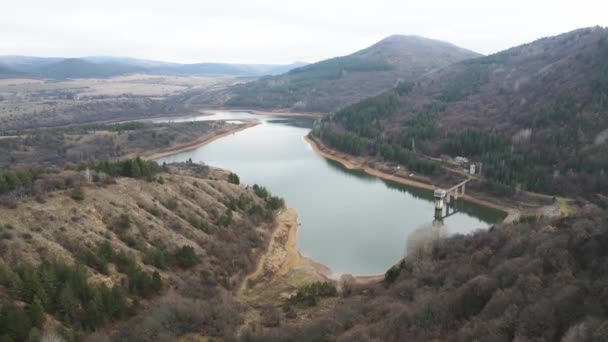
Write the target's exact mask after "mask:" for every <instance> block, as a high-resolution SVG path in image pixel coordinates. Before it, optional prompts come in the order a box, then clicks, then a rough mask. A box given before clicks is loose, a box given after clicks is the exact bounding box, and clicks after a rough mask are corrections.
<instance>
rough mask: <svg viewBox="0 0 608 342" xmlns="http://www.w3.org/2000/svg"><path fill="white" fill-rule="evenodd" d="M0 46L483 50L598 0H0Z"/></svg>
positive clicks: (586, 18) (604, 11)
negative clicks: (407, 38) (402, 41)
mask: <svg viewBox="0 0 608 342" xmlns="http://www.w3.org/2000/svg"><path fill="white" fill-rule="evenodd" d="M2 2H3V3H2V6H0V55H13V54H19V55H35V56H68V57H78V56H90V55H117V56H131V57H137V58H146V59H156V60H165V61H175V62H240V63H290V62H293V61H306V62H315V61H318V60H321V59H325V58H329V57H333V56H339V55H345V54H349V53H351V52H354V51H356V50H359V49H361V48H364V47H366V46H369V45H371V44H373V43H375V42H376V41H378V40H380V39H382V38H384V37H386V36H388V35H391V34H415V35H420V36H424V37H428V38H434V39H440V40H444V41H448V42H451V43H454V44H456V45H459V46H461V47H464V48H468V49H471V50H474V51H477V52H480V53H484V54H488V53H493V52H497V51H500V50H502V49H505V48H508V47H511V46H515V45H519V44H522V43H526V42H530V41H532V40H534V39H537V38H540V37H543V36H549V35H555V34H559V33H562V32H566V31H570V30H573V29H576V28H581V27H588V26H595V25H601V26H608V1H606V0H576V1H574V0H500V1H495V0H458V1H457V0H445V1H439V0H419V1H410V0H395V1H388V0H369V1H357V0H346V1H342V0H339V1H334V0H305V1H289V0H216V1H211V0H164V1H156V0H52V1H49V0H39V1H33V0H3V1H2Z"/></svg>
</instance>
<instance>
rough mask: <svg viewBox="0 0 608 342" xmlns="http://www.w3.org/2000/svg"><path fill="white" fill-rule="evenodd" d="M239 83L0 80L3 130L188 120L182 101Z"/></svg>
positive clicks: (147, 78)
mask: <svg viewBox="0 0 608 342" xmlns="http://www.w3.org/2000/svg"><path fill="white" fill-rule="evenodd" d="M236 82H238V80H237V79H234V78H229V77H203V76H165V75H130V76H120V77H113V78H107V79H78V80H65V81H49V80H46V81H41V80H30V79H3V80H0V131H13V130H20V129H32V128H40V127H54V126H63V125H68V124H77V123H89V122H99V121H115V120H128V119H135V118H145V117H155V116H162V115H164V116H169V115H180V114H181V115H183V114H186V113H188V112H189V109H188V108H187V103H185V101H182V99H183V98H182V97H180V96H178V95H180V94H182V93H187V92H191V91H203V92H204V91H208V90H214V89H219V88H222V87H225V86H227V85H230V84H234V83H236Z"/></svg>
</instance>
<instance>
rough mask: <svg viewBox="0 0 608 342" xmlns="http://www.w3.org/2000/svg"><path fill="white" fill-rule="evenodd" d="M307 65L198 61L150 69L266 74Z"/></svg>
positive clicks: (170, 71) (196, 72) (187, 73)
mask: <svg viewBox="0 0 608 342" xmlns="http://www.w3.org/2000/svg"><path fill="white" fill-rule="evenodd" d="M302 65H306V64H304V63H294V64H287V65H275V64H228V63H196V64H170V65H164V66H159V67H156V68H152V69H150V71H151V72H156V73H169V74H180V75H210V76H212V75H217V76H220V75H224V76H258V77H259V76H264V75H276V74H280V73H283V72H286V71H289V70H291V69H294V68H297V67H300V66H302Z"/></svg>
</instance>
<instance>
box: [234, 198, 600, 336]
mask: <svg viewBox="0 0 608 342" xmlns="http://www.w3.org/2000/svg"><path fill="white" fill-rule="evenodd" d="M607 223H608V222H607V218H606V215H605V213H602V212H601V211H598V210H597V209H592V210H589V211H586V212H584V213H581V215H580V216H578V217H571V218H566V219H558V220H546V219H536V218H533V217H528V218H526V219H522V220H521V221H520V222H516V223H514V224H503V225H499V226H497V227H494V228H493V229H491V230H489V231H479V232H476V233H474V234H471V235H456V236H453V237H451V238H448V239H439V238H438V236H440V232H439V231H440V229H441V228H440V227H430V226H424V227H422V228H421V229H420V230H419V231H418V232H417V233H418V234H413V235H412V236H411V237H410V238H409V239H408V249H409V250H410V251H411V252H410V253H409V255H408V256H407V257H406V258H404V259H403V260H402V261H401V262H399V263H397V265H395V266H394V267H393V268H391V269H390V270H389V271H388V272H387V273H386V274H385V277H384V281H383V282H380V283H376V284H357V283H356V282H355V281H354V280H353V279H350V280H349V279H348V278H347V279H344V281H345V283H344V285H343V292H342V298H340V300H339V301H338V302H337V303H336V304H335V305H332V306H331V308H330V309H322V308H323V307H325V306H326V305H327V304H326V302H329V301H331V299H321V300H320V303H319V304H317V307H318V309H317V311H316V312H315V313H314V314H311V315H310V317H312V318H311V320H312V321H311V322H308V323H306V324H304V325H301V324H298V320H301V316H300V313H301V311H302V310H306V305H297V306H295V310H297V313H298V314H297V318H298V319H294V315H292V317H291V319H290V318H289V316H288V317H287V318H286V319H284V320H282V321H281V327H280V328H268V329H265V330H264V331H249V332H247V333H246V336H247V337H248V340H250V341H288V340H297V341H299V340H307V341H319V340H332V341H563V342H575V341H576V342H579V341H589V342H599V341H606V340H607V339H608V301H607V298H608V297H607V291H606V288H607V287H606V285H607V282H608V277H607V273H606V271H605V270H606V267H607V266H608V263H607V262H608V255H607V253H606V249H605V248H603V247H602V246H603V245H604V244H605V243H606V242H607V241H608V229H607ZM435 234H436V235H435ZM314 305H315V304H313V306H314ZM291 310H293V308H292V309H291ZM309 310H310V309H309ZM285 311H286V312H289V311H288V310H285Z"/></svg>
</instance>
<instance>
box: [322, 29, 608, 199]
mask: <svg viewBox="0 0 608 342" xmlns="http://www.w3.org/2000/svg"><path fill="white" fill-rule="evenodd" d="M316 134H317V135H318V136H320V137H321V138H322V140H323V141H324V142H326V143H327V144H329V145H332V146H333V147H334V148H336V149H340V150H343V151H346V152H349V153H352V154H360V155H367V156H382V158H383V159H386V160H392V161H397V162H400V163H404V164H406V165H407V166H408V167H410V168H413V169H418V170H416V171H420V172H424V171H425V169H427V170H430V169H432V168H425V167H423V165H424V163H422V164H420V163H418V161H419V159H420V158H418V157H417V154H416V153H418V154H420V153H422V154H424V155H431V156H436V157H439V156H441V155H450V156H458V155H460V156H467V157H469V158H471V159H473V160H479V161H483V163H484V167H483V168H484V174H485V176H486V177H487V178H488V179H489V180H491V181H492V182H494V183H493V184H492V186H493V188H494V189H502V190H501V191H502V192H505V193H508V192H509V190H508V189H507V188H505V186H506V187H511V188H521V189H527V190H532V191H538V192H543V193H551V194H562V195H571V196H572V195H580V196H585V197H589V198H597V197H596V194H598V193H599V194H603V195H602V196H607V195H608V29H606V28H601V27H594V28H586V29H580V30H576V31H573V32H569V33H565V34H562V35H559V36H555V37H549V38H543V39H539V40H537V41H534V42H532V43H529V44H525V45H521V46H518V47H514V48H511V49H508V50H505V51H502V52H499V53H497V54H493V55H490V56H487V57H481V58H475V59H469V60H465V61H462V62H459V63H455V64H453V65H451V66H448V67H446V68H443V69H441V70H438V71H435V72H432V73H429V74H427V75H425V76H424V77H421V78H419V79H418V80H417V81H416V82H413V83H404V84H401V85H399V86H398V87H396V88H394V89H392V90H390V91H388V92H386V93H384V94H382V95H380V96H378V97H375V98H370V99H366V100H363V101H361V102H359V103H357V104H354V105H353V106H350V107H347V108H344V109H343V110H341V111H338V112H337V113H335V115H332V116H331V117H328V118H326V119H325V120H324V121H323V122H322V123H321V125H320V126H319V128H318V129H317V132H316ZM412 140H415V146H416V151H415V152H414V151H411V150H410V147H411V146H412ZM503 190H504V191H503ZM605 198H606V199H608V197H605ZM606 204H607V205H608V202H607V203H606Z"/></svg>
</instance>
